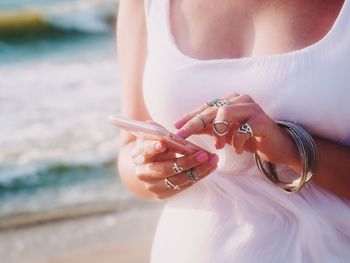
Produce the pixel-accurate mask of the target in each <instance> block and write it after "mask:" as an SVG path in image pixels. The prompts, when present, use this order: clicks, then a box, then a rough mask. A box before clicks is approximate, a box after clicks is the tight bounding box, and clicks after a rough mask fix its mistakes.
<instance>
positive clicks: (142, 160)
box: [134, 155, 145, 165]
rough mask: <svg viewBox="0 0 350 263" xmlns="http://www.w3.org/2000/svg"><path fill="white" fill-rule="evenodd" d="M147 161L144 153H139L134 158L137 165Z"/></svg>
mask: <svg viewBox="0 0 350 263" xmlns="http://www.w3.org/2000/svg"><path fill="white" fill-rule="evenodd" d="M144 162H145V157H144V156H143V155H138V156H137V157H136V158H135V159H134V163H135V164H136V165H140V164H143V163H144Z"/></svg>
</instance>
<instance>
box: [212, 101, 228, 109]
mask: <svg viewBox="0 0 350 263" xmlns="http://www.w3.org/2000/svg"><path fill="white" fill-rule="evenodd" d="M230 104H231V102H230V101H229V100H228V99H220V100H218V101H217V102H216V103H215V105H214V107H215V108H217V109H218V108H220V107H222V106H225V105H230Z"/></svg>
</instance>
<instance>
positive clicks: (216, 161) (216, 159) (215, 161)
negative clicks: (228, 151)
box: [209, 155, 219, 165]
mask: <svg viewBox="0 0 350 263" xmlns="http://www.w3.org/2000/svg"><path fill="white" fill-rule="evenodd" d="M218 162H219V157H218V156H217V155H213V156H212V157H210V159H209V163H210V164H211V165H214V164H217V163H218Z"/></svg>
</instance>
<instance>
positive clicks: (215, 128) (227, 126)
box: [213, 120, 229, 137]
mask: <svg viewBox="0 0 350 263" xmlns="http://www.w3.org/2000/svg"><path fill="white" fill-rule="evenodd" d="M218 125H225V126H226V130H224V131H219V129H218V127H217V126H218ZM213 131H214V132H215V133H216V134H217V135H218V136H220V137H222V136H225V135H226V134H227V133H228V132H229V123H228V122H227V121H218V120H214V122H213Z"/></svg>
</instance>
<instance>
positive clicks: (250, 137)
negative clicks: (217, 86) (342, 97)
mask: <svg viewBox="0 0 350 263" xmlns="http://www.w3.org/2000/svg"><path fill="white" fill-rule="evenodd" d="M215 123H216V124H215ZM246 124H248V125H246ZM175 127H176V128H177V129H180V130H179V131H178V132H177V135H178V136H180V137H182V138H187V137H189V136H190V135H192V134H209V135H212V136H213V138H214V141H215V147H216V148H217V149H222V148H223V147H224V145H225V144H230V145H232V147H233V148H234V149H235V150H236V152H237V153H242V152H243V151H249V152H252V153H257V154H259V155H260V156H261V157H262V158H263V159H264V160H266V161H269V162H273V163H285V164H287V165H290V166H291V167H297V166H298V163H299V155H298V151H297V148H296V146H295V143H294V142H293V140H292V139H291V138H290V136H289V135H288V134H287V133H285V132H284V131H283V130H282V129H281V128H280V127H279V126H278V125H277V124H276V123H275V122H274V121H273V120H272V119H271V118H270V117H269V116H268V115H267V114H266V113H265V112H264V111H263V110H262V109H261V107H260V106H259V105H258V104H257V103H255V102H254V100H253V99H252V98H251V97H250V96H248V95H238V94H236V93H234V94H230V95H229V96H226V97H224V98H221V99H220V100H219V99H217V100H213V101H211V102H208V103H207V104H205V105H202V106H201V107H199V108H197V109H195V110H194V111H192V112H191V113H189V114H186V115H185V116H183V117H182V118H180V119H179V120H178V121H176V122H175ZM250 128H251V130H250Z"/></svg>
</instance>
